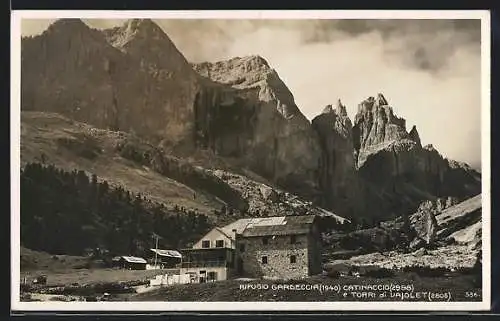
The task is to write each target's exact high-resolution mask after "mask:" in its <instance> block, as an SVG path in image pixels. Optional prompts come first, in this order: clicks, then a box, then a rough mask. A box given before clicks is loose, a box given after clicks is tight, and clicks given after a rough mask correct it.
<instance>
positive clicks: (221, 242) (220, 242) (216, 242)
mask: <svg viewBox="0 0 500 321" xmlns="http://www.w3.org/2000/svg"><path fill="white" fill-rule="evenodd" d="M215 247H224V240H217V241H215Z"/></svg>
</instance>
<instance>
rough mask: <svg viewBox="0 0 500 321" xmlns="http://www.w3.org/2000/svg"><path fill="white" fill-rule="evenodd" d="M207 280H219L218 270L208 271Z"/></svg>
mask: <svg viewBox="0 0 500 321" xmlns="http://www.w3.org/2000/svg"><path fill="white" fill-rule="evenodd" d="M207 281H208V282H214V281H217V272H208V273H207Z"/></svg>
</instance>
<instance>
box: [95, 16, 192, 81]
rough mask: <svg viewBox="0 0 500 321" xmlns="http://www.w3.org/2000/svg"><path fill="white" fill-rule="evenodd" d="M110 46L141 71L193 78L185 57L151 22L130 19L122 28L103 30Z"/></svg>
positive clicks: (148, 20) (149, 20)
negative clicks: (135, 64) (131, 60)
mask: <svg viewBox="0 0 500 321" xmlns="http://www.w3.org/2000/svg"><path fill="white" fill-rule="evenodd" d="M103 34H104V35H105V37H106V39H107V41H108V42H109V44H111V45H112V46H113V47H115V48H117V49H119V50H120V51H122V52H125V53H127V54H128V55H130V56H131V57H133V58H135V59H137V60H139V61H140V64H141V67H142V68H143V69H145V70H148V71H149V72H151V73H153V74H155V75H158V74H161V75H162V76H165V77H167V78H168V77H170V75H169V74H168V73H169V72H171V73H182V74H183V75H185V76H192V75H194V74H195V73H194V72H193V70H192V68H191V66H190V65H189V63H188V61H187V60H186V58H185V57H184V55H183V54H182V53H181V52H180V51H179V50H178V49H177V47H176V46H175V44H174V43H173V42H172V40H171V39H170V38H169V37H168V35H167V34H166V33H165V32H163V30H162V29H161V28H160V27H159V26H158V25H157V24H156V23H155V22H153V21H152V20H151V19H131V20H127V21H126V22H125V23H124V24H123V25H121V26H119V27H115V28H111V29H105V30H103Z"/></svg>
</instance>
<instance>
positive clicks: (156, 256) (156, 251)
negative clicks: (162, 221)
mask: <svg viewBox="0 0 500 321" xmlns="http://www.w3.org/2000/svg"><path fill="white" fill-rule="evenodd" d="M155 239H156V244H155V269H156V267H157V263H156V262H157V259H158V235H156V234H155Z"/></svg>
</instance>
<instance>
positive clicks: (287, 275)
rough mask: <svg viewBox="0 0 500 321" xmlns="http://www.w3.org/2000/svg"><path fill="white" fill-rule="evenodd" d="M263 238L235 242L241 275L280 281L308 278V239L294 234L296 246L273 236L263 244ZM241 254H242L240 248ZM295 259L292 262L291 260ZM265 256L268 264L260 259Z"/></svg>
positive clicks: (289, 237) (243, 239) (282, 238)
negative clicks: (273, 278) (279, 279)
mask: <svg viewBox="0 0 500 321" xmlns="http://www.w3.org/2000/svg"><path fill="white" fill-rule="evenodd" d="M263 238H264V237H248V238H240V239H239V240H238V255H239V258H240V259H241V261H242V262H243V271H242V273H243V276H247V277H263V276H266V277H277V278H283V279H293V278H301V277H306V276H308V275H309V254H308V243H309V242H308V237H307V236H306V235H296V236H295V238H296V242H295V244H291V236H289V235H288V236H274V238H273V237H272V236H270V237H267V238H268V244H263ZM242 244H244V247H245V249H244V251H243V252H241V251H240V250H241V247H240V246H241V245H242ZM292 255H294V256H295V259H296V260H295V263H291V261H290V257H291V256H292ZM263 257H267V263H263V262H262V258H263Z"/></svg>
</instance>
